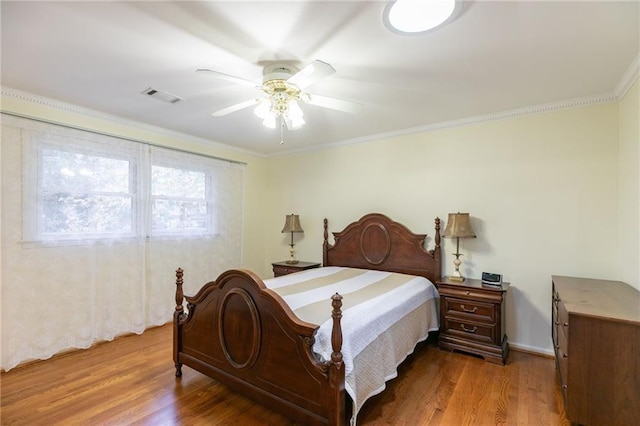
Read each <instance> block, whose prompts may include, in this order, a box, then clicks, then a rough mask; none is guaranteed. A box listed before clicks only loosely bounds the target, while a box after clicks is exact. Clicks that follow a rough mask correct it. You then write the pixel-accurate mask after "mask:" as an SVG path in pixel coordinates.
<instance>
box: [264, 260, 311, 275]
mask: <svg viewBox="0 0 640 426" xmlns="http://www.w3.org/2000/svg"><path fill="white" fill-rule="evenodd" d="M271 266H273V276H274V277H281V276H282V275H287V274H293V273H294V272H300V271H306V270H307V269H314V268H319V267H320V263H318V262H298V263H287V262H284V261H283V262H273V263H272V264H271Z"/></svg>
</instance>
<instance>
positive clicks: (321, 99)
mask: <svg viewBox="0 0 640 426" xmlns="http://www.w3.org/2000/svg"><path fill="white" fill-rule="evenodd" d="M308 96H309V99H308V100H307V101H306V102H307V103H308V104H310V105H317V106H320V107H324V108H330V109H335V110H338V111H343V112H348V113H351V114H357V113H359V112H360V111H361V110H362V104H360V103H358V102H352V101H345V100H343V99H337V98H330V97H328V96H321V95H314V94H312V93H309V94H308Z"/></svg>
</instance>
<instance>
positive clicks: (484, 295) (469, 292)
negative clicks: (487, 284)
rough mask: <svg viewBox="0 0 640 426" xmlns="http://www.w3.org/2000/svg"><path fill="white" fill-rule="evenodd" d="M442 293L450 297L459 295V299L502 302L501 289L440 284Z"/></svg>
mask: <svg viewBox="0 0 640 426" xmlns="http://www.w3.org/2000/svg"><path fill="white" fill-rule="evenodd" d="M438 291H439V292H440V294H441V295H445V296H448V297H457V298H458V299H464V300H468V299H473V300H481V301H484V302H489V303H502V293H501V292H500V291H490V290H488V291H484V290H482V289H473V288H464V287H462V288H454V287H451V286H443V285H440V286H438Z"/></svg>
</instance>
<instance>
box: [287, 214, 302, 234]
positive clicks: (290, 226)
mask: <svg viewBox="0 0 640 426" xmlns="http://www.w3.org/2000/svg"><path fill="white" fill-rule="evenodd" d="M282 232H304V231H303V230H302V226H300V216H298V215H297V214H288V215H287V217H286V218H285V221H284V228H282Z"/></svg>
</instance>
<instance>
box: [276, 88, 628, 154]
mask: <svg viewBox="0 0 640 426" xmlns="http://www.w3.org/2000/svg"><path fill="white" fill-rule="evenodd" d="M630 86H631V84H629V87H630ZM627 90H628V89H627ZM619 99H620V98H619V97H618V96H616V94H614V93H603V94H600V95H595V96H586V97H582V98H574V99H568V100H565V101H559V102H551V103H547V104H540V105H533V106H528V107H524V108H518V109H512V110H507V111H502V112H496V113H491V114H484V115H477V116H473V117H466V118H461V119H459V120H451V121H443V122H440V123H434V124H428V125H425V126H417V127H410V128H407V129H401V130H397V131H393V132H386V133H378V134H375V135H369V136H363V137H359V138H353V139H347V140H343V141H337V142H331V143H327V144H322V145H321V146H319V147H310V148H301V149H298V150H290V151H286V152H281V153H277V154H272V155H270V156H274V157H275V156H282V155H288V154H297V153H301V152H306V151H316V150H318V149H326V148H335V147H339V146H345V145H353V144H358V143H364V142H371V141H376V140H381V139H389V138H395V137H399V136H406V135H411V134H416V133H422V132H430V131H435V130H442V129H450V128H455V127H464V126H472V125H476V124H481V123H485V122H489V121H498V120H508V119H512V118H517V117H523V116H527V115H534V114H540V113H545V112H552V111H559V110H564V109H571V108H578V107H582V106H588V105H597V104H605V103H611V102H617V101H618V100H619Z"/></svg>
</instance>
